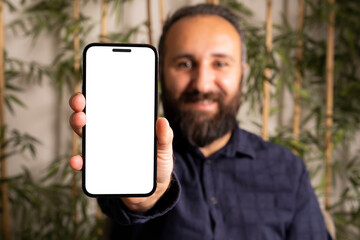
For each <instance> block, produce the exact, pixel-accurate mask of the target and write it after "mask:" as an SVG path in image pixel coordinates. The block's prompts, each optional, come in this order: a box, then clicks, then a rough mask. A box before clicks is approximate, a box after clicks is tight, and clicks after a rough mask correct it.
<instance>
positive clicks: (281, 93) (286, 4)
mask: <svg viewBox="0 0 360 240" xmlns="http://www.w3.org/2000/svg"><path fill="white" fill-rule="evenodd" d="M282 8H283V14H284V18H285V20H286V21H288V20H289V2H288V0H283V6H282ZM286 71H288V69H287V66H286V64H285V63H284V62H281V72H282V74H283V72H286ZM278 91H279V97H278V98H277V105H278V106H280V107H281V108H280V109H279V111H278V114H277V119H278V122H277V125H278V126H283V125H284V112H285V110H284V108H282V106H284V101H285V100H284V98H285V88H284V81H279V90H278Z"/></svg>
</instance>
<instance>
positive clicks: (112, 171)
mask: <svg viewBox="0 0 360 240" xmlns="http://www.w3.org/2000/svg"><path fill="white" fill-rule="evenodd" d="M157 86H158V53H157V50H156V49H155V48H154V47H153V46H151V45H148V44H117V43H116V44H112V43H106V44H105V43H92V44H89V45H87V46H86V47H85V48H84V51H83V86H82V90H83V94H84V96H85V99H86V106H85V110H84V112H85V113H86V125H85V126H84V128H83V141H82V154H83V159H84V165H83V171H82V180H83V181H82V185H83V191H84V193H85V194H86V195H88V196H91V197H97V196H103V195H119V196H139V197H140V196H149V195H151V194H152V193H153V192H154V191H155V188H156V134H155V122H156V119H157V104H158V100H157V99H158V94H157Z"/></svg>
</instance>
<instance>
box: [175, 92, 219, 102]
mask: <svg viewBox="0 0 360 240" xmlns="http://www.w3.org/2000/svg"><path fill="white" fill-rule="evenodd" d="M224 98H225V93H223V92H206V93H203V92H200V91H198V90H193V91H185V92H183V93H182V94H181V96H180V99H179V100H180V101H181V102H197V101H203V100H210V101H214V102H222V101H223V100H224Z"/></svg>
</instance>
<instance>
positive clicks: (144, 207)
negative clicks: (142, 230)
mask: <svg viewBox="0 0 360 240" xmlns="http://www.w3.org/2000/svg"><path fill="white" fill-rule="evenodd" d="M170 184H171V177H170V178H169V179H168V181H166V182H162V183H157V184H156V190H155V192H154V193H153V194H152V195H151V196H149V197H139V198H138V197H131V198H121V200H122V202H123V203H124V204H125V206H126V207H127V208H128V209H129V210H130V211H132V212H135V213H145V212H147V211H149V210H150V209H151V208H152V207H154V206H155V204H156V203H157V202H158V201H159V199H160V198H161V197H162V196H163V195H164V194H165V192H166V191H167V190H168V188H170Z"/></svg>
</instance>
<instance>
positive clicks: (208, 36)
mask: <svg viewBox="0 0 360 240" xmlns="http://www.w3.org/2000/svg"><path fill="white" fill-rule="evenodd" d="M240 51H241V46H240V36H239V34H238V33H237V31H236V29H235V28H234V27H233V26H232V25H231V24H230V23H229V22H227V21H226V20H225V19H223V18H221V17H217V16H211V15H209V16H195V17H185V18H183V19H181V20H179V21H178V22H176V23H175V24H174V25H173V26H172V27H171V28H170V29H169V31H168V33H167V35H166V38H165V56H164V64H163V70H162V71H163V78H164V79H162V83H163V103H164V111H165V116H166V117H167V118H168V119H169V121H170V123H171V124H172V125H173V127H175V128H179V130H180V131H181V132H182V134H183V135H184V136H185V137H186V138H187V139H188V140H189V142H190V143H191V144H193V145H195V146H198V147H203V146H206V145H208V144H210V143H211V142H212V141H214V140H215V139H217V138H219V137H221V136H223V135H224V134H226V133H227V132H229V131H230V130H232V129H233V127H234V124H235V123H236V113H237V110H238V108H239V106H240V95H241V93H240V81H241V75H242V73H241V54H240V53H241V52H240Z"/></svg>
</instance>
